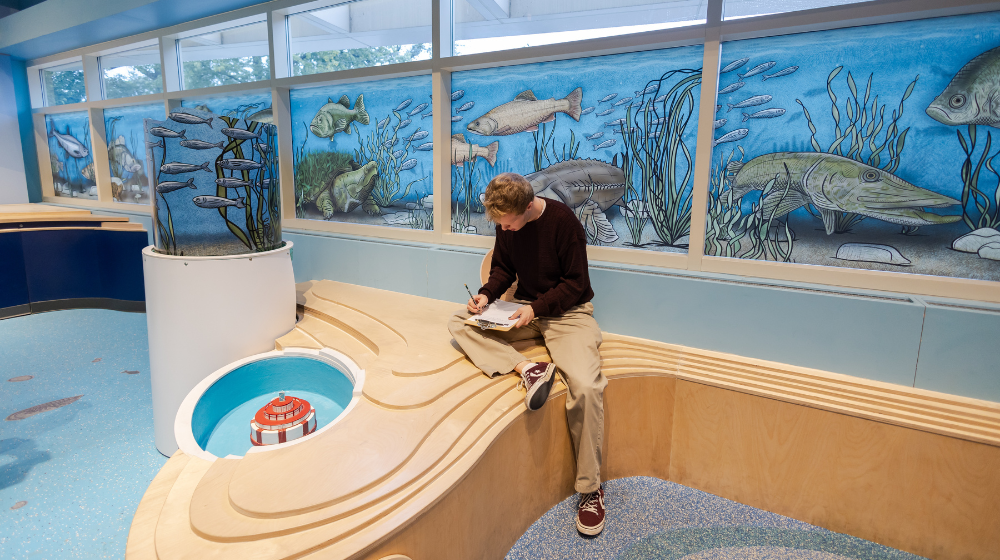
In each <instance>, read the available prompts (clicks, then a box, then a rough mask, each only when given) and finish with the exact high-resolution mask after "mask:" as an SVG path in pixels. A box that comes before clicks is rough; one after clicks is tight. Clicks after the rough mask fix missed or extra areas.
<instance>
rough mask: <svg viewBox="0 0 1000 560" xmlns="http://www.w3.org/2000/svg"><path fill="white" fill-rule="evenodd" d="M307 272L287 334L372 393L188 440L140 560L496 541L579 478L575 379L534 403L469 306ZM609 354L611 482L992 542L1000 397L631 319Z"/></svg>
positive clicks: (917, 538) (998, 498)
mask: <svg viewBox="0 0 1000 560" xmlns="http://www.w3.org/2000/svg"><path fill="white" fill-rule="evenodd" d="M299 290H300V292H299V304H300V306H301V308H302V310H303V312H304V316H303V318H302V320H301V321H300V322H299V323H298V324H297V326H296V328H295V329H294V330H293V331H292V332H291V333H289V334H287V335H286V336H284V337H282V338H280V339H279V340H278V341H277V343H276V344H277V347H278V348H283V347H306V348H321V347H330V348H333V349H336V350H338V351H340V352H343V353H345V354H347V355H348V356H350V357H351V358H353V359H354V360H355V361H356V362H357V363H358V364H359V365H360V366H361V367H362V368H364V369H365V370H366V383H365V386H364V391H363V392H364V398H363V399H362V400H361V402H360V403H359V405H358V406H357V407H356V408H355V409H354V410H353V411H352V412H351V413H350V414H349V415H348V416H347V417H345V418H344V419H343V420H342V421H341V422H340V423H339V424H338V425H337V426H335V427H334V428H333V429H331V430H328V431H326V432H324V433H322V434H320V435H319V436H317V437H315V438H314V439H312V440H309V441H305V442H302V443H301V444H296V445H293V446H290V447H287V448H284V449H281V450H276V451H273V452H268V453H260V454H254V453H251V454H248V455H247V456H246V457H245V458H242V459H235V458H233V459H218V460H216V461H214V462H209V461H205V460H202V459H199V458H196V457H188V456H185V455H184V454H183V453H182V452H178V453H177V454H175V455H174V456H173V457H172V458H171V459H170V461H169V462H168V463H167V465H166V466H165V467H164V468H163V470H162V471H161V472H160V474H159V475H157V477H156V479H155V480H154V481H153V483H152V484H151V485H150V488H149V489H148V490H147V492H146V495H145V497H144V498H143V500H142V502H141V504H140V505H139V509H138V511H137V512H136V516H135V519H134V521H133V525H132V529H131V532H130V534H129V540H128V549H127V558H129V560H139V559H154V558H156V559H160V560H172V559H181V558H192V557H195V556H196V555H197V557H200V558H236V559H239V560H251V559H291V558H302V557H307V558H331V559H332V558H383V557H385V556H388V555H391V554H405V555H407V556H409V557H410V558H413V559H414V560H420V559H443V558H455V559H468V558H500V557H502V556H503V555H504V554H505V553H506V552H507V550H508V549H509V548H510V546H512V544H513V543H514V541H515V540H516V539H517V538H518V537H519V536H520V535H521V534H522V533H523V532H524V530H525V529H526V528H527V527H528V525H530V524H531V523H532V522H534V521H535V520H536V519H537V518H538V517H540V516H541V514H542V513H544V512H545V511H546V510H547V509H549V508H550V507H551V506H552V505H554V504H555V503H557V502H558V501H560V500H562V499H564V498H565V497H567V496H569V495H570V494H572V481H573V473H574V465H573V458H572V457H573V455H572V446H571V443H570V441H569V435H568V431H567V429H566V421H565V415H564V411H563V406H564V398H565V388H564V387H563V386H562V385H560V384H558V383H557V385H556V387H555V389H554V391H553V394H552V395H551V396H550V402H549V403H547V405H546V406H545V407H544V408H543V409H542V410H541V411H538V412H534V413H528V412H527V411H526V409H525V407H524V404H523V393H521V392H520V391H518V390H517V389H516V388H515V385H516V378H514V377H513V376H502V377H499V378H496V379H489V378H487V377H486V376H484V375H482V374H481V373H480V372H479V371H478V370H477V369H476V368H475V367H474V366H473V365H472V364H471V363H469V362H468V360H466V359H465V357H464V356H463V355H462V354H461V352H459V351H458V350H457V348H455V346H454V343H453V341H452V340H451V337H450V335H449V333H448V331H447V329H446V327H445V325H446V323H447V320H448V318H449V317H450V315H451V314H452V313H453V312H454V311H455V310H456V309H457V308H458V307H460V306H457V305H456V304H454V303H449V302H442V301H436V300H430V299H426V298H420V297H415V296H408V295H403V294H398V293H393V292H386V291H382V290H375V289H371V288H364V287H359V286H353V285H348V284H341V283H335V282H329V281H322V282H313V283H307V284H304V285H301V286H300V287H299ZM522 350H523V351H524V352H525V353H526V354H527V355H528V356H530V357H536V356H538V357H541V356H544V355H545V349H544V347H542V346H539V345H538V344H537V343H536V342H533V341H527V342H526V343H524V344H523V347H522ZM601 353H602V358H603V368H604V371H605V374H606V375H607V376H608V377H609V380H610V383H609V386H608V390H607V394H606V410H607V413H606V415H607V420H606V423H607V425H606V430H605V433H606V434H607V445H606V453H605V465H604V469H603V470H604V473H605V476H606V478H617V477H622V476H634V475H650V476H658V477H660V478H665V479H670V480H673V481H676V482H679V483H681V484H686V485H688V486H692V487H695V488H700V489H703V490H706V491H708V492H712V493H714V494H718V495H721V496H723V497H727V498H731V499H734V500H737V501H740V502H743V503H747V504H749V505H753V506H756V507H761V508H763V509H767V510H770V511H774V512H777V513H780V514H784V515H789V516H791V517H795V518H797V519H801V520H804V521H808V522H810V523H815V524H817V525H820V526H823V527H827V528H829V529H832V530H835V531H840V532H846V533H850V534H854V535H857V536H859V537H862V538H867V539H871V540H875V541H877V542H879V543H882V544H886V545H888V546H892V547H896V548H901V549H904V550H908V551H911V552H914V553H917V554H921V555H925V556H932V557H934V558H986V557H988V555H989V554H990V552H989V551H990V548H991V547H992V546H993V536H995V535H996V534H1000V513H998V508H996V503H998V502H1000V479H998V478H997V477H996V476H995V473H996V472H998V469H1000V405H998V404H996V403H989V402H985V401H976V400H974V399H965V398H960V397H953V396H949V395H943V394H939V393H932V392H928V391H921V390H917V389H910V388H905V387H900V386H896V385H889V384H884V383H878V382H871V381H865V380H861V379H857V378H853V377H849V376H844V375H837V374H832V373H827V372H821V371H816V370H808V369H805V368H797V367H792V366H786V365H782V364H775V363H769V362H764V361H761V360H752V359H747V358H741V357H738V356H732V355H726V354H720V353H715V352H708V351H702V350H696V349H691V348H684V347H680V346H674V345H669V344H662V343H657V342H652V341H648V340H642V339H636V338H631V337H624V336H618V335H614V334H605V342H604V345H603V346H602V348H601ZM290 465H291V467H290ZM274 472H281V473H282V475H281V476H280V477H278V478H276V477H274V476H272V473H274ZM498 519H504V520H506V521H505V522H504V523H498V522H497V520H498ZM568 522H571V520H570V521H568Z"/></svg>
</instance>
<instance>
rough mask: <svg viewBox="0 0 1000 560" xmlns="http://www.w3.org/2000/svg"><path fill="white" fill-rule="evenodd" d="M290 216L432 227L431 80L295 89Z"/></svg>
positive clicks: (403, 226)
mask: <svg viewBox="0 0 1000 560" xmlns="http://www.w3.org/2000/svg"><path fill="white" fill-rule="evenodd" d="M289 99H290V104H291V118H292V122H293V123H294V126H293V127H292V144H293V145H294V146H295V160H294V163H295V201H296V203H295V215H296V217H299V218H305V219H309V220H335V221H338V222H351V223H359V224H369V225H381V226H394V227H402V228H413V229H424V230H431V229H434V224H433V219H434V209H433V205H434V202H433V200H434V198H433V192H434V181H433V177H432V174H431V172H432V170H433V168H434V159H433V154H434V152H433V144H432V132H433V128H432V126H431V124H432V121H433V119H431V118H429V117H430V116H431V115H430V113H431V111H430V103H431V78H430V76H417V77H413V78H398V79H391V80H381V81H377V82H359V83H353V84H343V85H338V86H324V87H317V88H305V89H294V90H292V91H291V92H290V93H289Z"/></svg>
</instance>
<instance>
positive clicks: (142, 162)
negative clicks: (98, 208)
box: [104, 103, 164, 204]
mask: <svg viewBox="0 0 1000 560" xmlns="http://www.w3.org/2000/svg"><path fill="white" fill-rule="evenodd" d="M143 119H155V120H158V121H162V120H163V119H164V114H163V104H162V103H156V104H152V105H138V106H132V107H109V108H107V109H105V110H104V131H105V133H106V137H107V141H108V161H109V164H110V167H111V196H112V197H114V199H115V200H116V201H118V202H128V203H132V204H149V202H150V201H149V177H148V175H147V170H146V145H145V144H143V142H144V140H143V137H144V136H145V132H144V131H143Z"/></svg>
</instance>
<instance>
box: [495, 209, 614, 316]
mask: <svg viewBox="0 0 1000 560" xmlns="http://www.w3.org/2000/svg"><path fill="white" fill-rule="evenodd" d="M515 276H516V279H517V291H516V292H515V293H514V297H515V298H517V299H520V300H524V301H530V302H532V303H531V308H532V310H534V312H535V316H536V317H555V316H559V315H562V314H563V313H565V312H566V310H568V309H570V308H571V307H574V306H576V305H581V304H584V303H587V302H588V301H590V300H592V299H594V290H592V289H591V288H590V274H589V272H588V269H587V237H586V234H585V233H584V231H583V225H582V224H581V223H580V220H578V219H577V218H576V215H575V214H573V211H572V210H570V209H569V207H568V206H566V205H565V204H563V203H562V202H559V201H557V200H552V199H551V198H546V199H545V211H544V212H542V215H541V216H540V217H539V218H538V219H537V220H535V221H533V222H528V223H527V224H525V225H524V227H523V228H521V229H520V230H518V231H503V228H502V227H501V226H500V225H497V238H496V242H495V243H494V246H493V262H492V263H491V265H490V279H489V282H487V283H486V285H485V286H483V287H482V288H480V290H479V293H481V294H485V295H486V297H488V298H489V299H490V301H491V302H492V301H493V300H495V299H496V298H498V297H500V296H502V295H503V294H504V292H506V291H507V290H508V289H509V288H510V286H511V284H513V283H514V280H515Z"/></svg>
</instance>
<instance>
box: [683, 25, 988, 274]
mask: <svg viewBox="0 0 1000 560" xmlns="http://www.w3.org/2000/svg"><path fill="white" fill-rule="evenodd" d="M998 25H1000V13H989V14H977V15H973V16H961V17H953V18H939V19H927V20H920V21H911V22H901V23H893V24H885V25H873V26H867V27H855V28H849V29H838V30H831V31H823V32H814V33H803V34H798V35H787V36H782V37H768V38H761V39H753V40H746V41H735V42H726V43H723V44H722V49H721V66H722V68H721V70H722V71H723V72H722V74H721V75H720V76H719V88H720V90H719V92H718V100H717V106H716V108H717V112H718V116H716V119H717V120H716V124H717V130H716V131H715V149H714V151H713V156H712V161H713V169H712V174H711V176H710V184H709V200H708V209H707V210H708V216H707V219H706V222H707V228H706V240H705V254H707V255H712V256H718V257H730V258H742V259H755V260H769V261H779V262H780V261H785V262H794V263H798V264H811V265H824V266H837V267H849V268H855V269H867V270H881V271H891V272H899V273H911V274H929V275H938V276H951V277H958V278H974V279H979V280H994V281H996V280H1000V266H998V263H997V260H1000V243H994V244H993V245H992V246H991V240H998V241H1000V234H998V233H997V229H998V227H1000V212H998V210H997V204H996V201H997V197H998V192H997V184H998V180H1000V177H998V175H997V174H996V172H995V170H996V169H997V168H996V163H995V162H996V160H995V159H993V158H995V157H996V155H997V148H996V145H997V144H996V137H991V136H990V133H989V131H991V130H992V131H994V132H993V133H995V130H996V129H995V128H992V127H994V126H996V124H997V123H998V122H1000V119H998V117H997V115H996V114H995V113H994V112H992V109H991V108H990V105H989V104H988V103H986V102H985V101H983V102H977V100H985V99H987V98H989V97H990V96H991V95H993V88H994V84H995V83H996V82H995V78H993V75H992V74H990V72H991V70H990V68H991V66H990V64H991V63H992V62H993V61H995V60H996V58H997V56H998V55H997V49H996V45H997V35H996V29H997V28H998ZM977 127H978V132H977ZM991 138H992V139H991ZM976 169H981V172H980V173H976V172H975V171H974V170H976ZM970 170H971V171H970ZM700 210H701V209H699V211H700ZM973 232H975V233H973ZM970 234H972V235H970Z"/></svg>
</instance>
